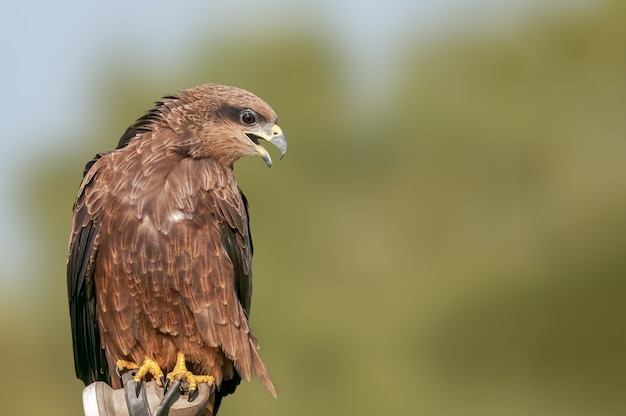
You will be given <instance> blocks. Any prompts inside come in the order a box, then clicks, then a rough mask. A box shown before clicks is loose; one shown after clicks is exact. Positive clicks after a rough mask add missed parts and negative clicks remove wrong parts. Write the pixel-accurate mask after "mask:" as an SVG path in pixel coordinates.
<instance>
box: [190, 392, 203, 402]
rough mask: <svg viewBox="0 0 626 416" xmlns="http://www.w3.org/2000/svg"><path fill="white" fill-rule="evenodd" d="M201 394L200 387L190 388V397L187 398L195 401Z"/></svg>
mask: <svg viewBox="0 0 626 416" xmlns="http://www.w3.org/2000/svg"><path fill="white" fill-rule="evenodd" d="M199 395H200V392H199V391H198V389H195V390H189V398H188V399H187V401H188V402H193V401H194V400H196V398H197V397H198V396H199Z"/></svg>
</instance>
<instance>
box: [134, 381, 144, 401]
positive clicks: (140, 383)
mask: <svg viewBox="0 0 626 416" xmlns="http://www.w3.org/2000/svg"><path fill="white" fill-rule="evenodd" d="M142 386H143V379H142V380H140V381H138V382H137V381H136V382H135V395H136V396H137V397H139V394H141V387H142Z"/></svg>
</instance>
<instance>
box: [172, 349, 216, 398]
mask: <svg viewBox="0 0 626 416" xmlns="http://www.w3.org/2000/svg"><path fill="white" fill-rule="evenodd" d="M183 378H185V379H187V383H189V392H193V391H195V390H196V389H197V388H198V383H207V384H209V385H211V384H213V382H214V381H215V379H214V378H213V376H210V375H194V374H192V373H191V371H189V370H187V365H186V364H185V354H184V353H182V352H179V353H178V354H177V355H176V365H175V366H174V369H173V370H172V371H171V372H169V373H168V374H167V379H168V380H182V379H183Z"/></svg>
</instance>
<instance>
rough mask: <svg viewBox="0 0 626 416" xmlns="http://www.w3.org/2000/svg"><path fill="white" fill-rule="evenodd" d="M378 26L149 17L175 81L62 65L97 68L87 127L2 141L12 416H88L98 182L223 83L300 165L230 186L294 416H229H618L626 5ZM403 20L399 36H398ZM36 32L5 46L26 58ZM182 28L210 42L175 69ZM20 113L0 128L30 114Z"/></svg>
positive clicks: (121, 69) (258, 173)
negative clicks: (83, 181)
mask: <svg viewBox="0 0 626 416" xmlns="http://www.w3.org/2000/svg"><path fill="white" fill-rule="evenodd" d="M269 3H271V2H268V4H269ZM374 3H375V2H363V3H358V2H349V1H346V2H334V3H331V2H322V4H323V5H324V7H320V9H319V10H318V9H315V8H314V7H313V6H312V4H313V3H312V2H303V3H301V5H302V6H301V7H303V8H304V10H305V12H301V13H303V14H307V13H309V11H308V10H309V9H310V10H311V14H312V15H311V17H310V19H311V20H310V22H309V23H311V22H313V23H312V24H303V25H300V24H299V23H298V22H299V21H298V20H295V18H294V20H291V15H290V13H295V12H294V10H296V8H295V7H294V6H286V3H284V2H274V3H271V5H272V7H275V9H272V8H271V7H269V6H268V10H267V13H266V14H265V15H259V16H255V15H250V14H246V7H245V6H246V5H247V4H248V3H246V2H242V3H241V10H238V11H237V12H238V13H241V14H242V15H244V16H245V19H243V20H242V21H243V23H245V24H243V23H242V24H240V25H239V24H236V22H240V19H239V17H238V16H235V15H232V14H228V13H224V16H223V17H222V16H220V17H218V18H219V19H222V20H224V21H226V22H233V23H232V25H231V26H229V24H228V23H227V24H226V25H223V29H221V31H220V33H219V35H218V34H217V33H215V32H211V31H210V30H208V29H207V28H206V27H204V26H202V25H196V26H191V27H189V26H188V25H186V24H185V22H184V21H182V22H181V21H180V20H176V19H173V20H172V21H167V20H165V21H158V20H154V21H142V16H141V13H137V14H136V16H131V17H130V20H133V21H136V25H137V26H139V27H141V25H143V24H146V28H145V32H144V33H143V34H144V35H149V37H151V38H152V39H153V43H152V46H151V47H152V48H153V49H154V50H155V51H159V53H158V54H155V56H157V57H160V58H161V61H158V59H155V57H154V56H153V57H152V58H151V59H152V61H151V63H150V64H149V65H148V64H145V65H144V64H142V58H141V54H140V53H139V52H138V51H136V50H135V48H139V45H140V43H139V41H138V44H137V45H134V44H133V39H132V38H129V39H125V40H124V41H123V42H121V41H115V42H114V41H111V42H110V43H109V44H106V42H104V43H105V44H106V46H103V47H101V48H100V49H99V50H97V51H94V52H93V53H92V54H91V55H89V56H59V59H66V60H69V62H70V64H71V62H72V61H75V62H77V63H78V62H80V61H82V60H84V59H88V60H90V62H92V64H91V67H90V68H91V69H92V73H91V74H90V77H91V78H90V81H89V82H87V83H85V85H83V87H84V88H86V89H87V91H88V96H89V101H87V102H86V104H85V105H87V108H86V109H84V110H83V111H82V112H76V113H72V114H70V115H68V114H65V115H64V116H63V117H64V118H63V120H68V121H71V122H67V123H65V124H64V125H61V126H57V125H48V124H46V125H41V124H38V123H37V120H39V117H38V115H37V114H29V117H30V122H29V123H22V124H21V129H20V131H21V133H22V136H21V138H20V137H6V136H5V137H3V138H2V139H1V140H2V141H3V145H4V149H5V157H7V155H9V157H10V158H11V159H14V161H15V160H16V161H17V163H18V164H19V168H17V170H16V171H14V172H13V173H12V175H11V176H9V179H10V181H11V183H13V184H14V185H15V189H16V191H15V192H14V193H7V192H5V198H7V199H5V200H3V204H13V206H16V207H18V209H17V211H18V212H19V214H20V215H18V216H16V217H15V218H10V219H7V218H5V219H4V221H5V222H10V223H12V224H11V225H12V227H9V228H7V229H8V230H18V231H17V232H15V231H11V232H8V231H7V232H5V233H4V235H3V240H4V246H5V247H8V250H4V251H5V254H4V256H5V257H4V258H6V259H11V258H14V261H16V262H19V264H18V265H17V267H15V266H9V260H6V264H7V266H5V267H3V266H2V265H0V275H2V279H1V280H0V283H1V284H2V287H1V289H2V290H1V292H0V334H1V335H0V336H1V338H0V357H2V360H1V362H2V370H1V372H2V377H0V397H1V398H2V401H1V405H0V409H1V410H0V413H1V414H13V415H34V414H47V415H51V416H52V415H64V416H67V415H81V414H82V407H81V390H82V387H83V386H82V384H81V383H80V382H79V381H78V380H76V379H75V376H74V370H73V361H72V360H73V358H72V346H71V335H70V328H69V316H68V308H67V299H66V288H65V256H66V250H67V238H68V233H69V230H70V220H71V206H72V203H73V200H74V197H75V195H76V191H77V188H78V185H79V182H80V178H81V172H82V169H83V166H84V163H85V162H86V161H87V160H89V159H90V158H91V157H92V156H93V155H94V154H95V153H96V152H99V151H105V150H109V149H111V148H113V147H114V146H115V145H116V143H117V140H118V138H119V136H120V135H121V133H122V132H123V131H124V129H125V128H126V127H127V126H128V125H129V124H131V123H132V122H133V121H134V120H135V119H136V118H137V117H139V116H141V115H142V114H143V112H144V111H145V110H147V109H149V108H150V107H151V104H152V102H153V101H155V100H157V99H158V98H159V97H160V96H162V95H165V94H169V93H172V92H175V91H176V89H178V88H185V87H191V86H194V85H198V84H202V83H205V82H217V83H223V84H230V85H237V86H239V87H242V88H246V89H249V90H251V91H253V92H254V93H256V94H257V95H259V96H260V97H262V98H264V99H265V100H266V101H268V102H269V103H270V104H271V105H272V106H273V107H274V109H275V110H276V111H277V112H278V114H279V116H280V120H281V122H280V124H281V126H282V127H283V129H284V131H285V132H286V134H287V137H288V139H289V152H288V154H287V156H286V157H285V159H284V160H282V161H280V162H279V163H275V165H274V167H273V168H272V169H266V168H265V166H264V164H263V163H262V161H261V160H260V159H258V158H251V159H247V160H242V161H240V162H238V164H237V165H236V172H237V176H238V180H239V183H240V186H241V187H242V188H243V189H244V191H245V192H246V195H247V196H248V198H249V200H250V204H251V221H252V228H253V230H252V233H253V237H254V240H255V259H254V270H255V271H254V273H255V293H254V297H253V308H252V326H253V328H254V330H255V332H256V334H257V335H258V337H259V339H260V342H261V346H262V350H261V355H262V357H263V358H264V361H265V362H266V364H267V366H268V367H269V369H270V372H271V374H272V376H273V379H274V383H275V384H276V386H277V388H278V392H279V400H274V399H272V398H271V397H270V395H269V394H267V393H266V392H265V391H263V389H262V387H261V386H260V384H259V383H258V381H253V382H252V383H244V384H243V385H242V386H241V387H240V389H239V390H238V392H237V394H236V395H235V396H234V397H229V398H228V400H227V401H226V402H225V403H224V406H223V409H222V412H221V413H222V414H223V415H224V416H227V415H241V414H255V415H270V414H271V415H303V416H306V415H319V414H336V415H357V414H358V415H380V414H383V415H395V414H416V415H417V414H420V415H512V416H514V415H621V414H624V411H625V409H626V394H625V391H626V378H625V377H624V374H626V334H625V329H624V324H623V322H624V318H626V302H624V298H625V297H626V296H625V295H626V281H625V279H624V277H626V255H625V251H626V215H625V213H626V133H625V132H626V5H625V3H624V2H622V1H620V0H613V1H598V2H591V1H589V2H576V6H575V7H574V6H572V3H573V2H570V3H567V2H551V3H550V5H551V7H546V5H545V4H544V5H543V6H540V5H539V3H535V2H526V3H533V4H531V5H529V6H528V7H527V8H524V7H520V8H519V10H518V9H515V10H514V11H513V12H508V13H507V12H506V11H500V12H498V13H495V12H494V14H493V15H491V14H489V13H488V10H489V9H488V5H489V2H485V1H478V2H475V3H476V4H480V5H481V7H483V8H482V9H480V10H478V11H476V10H475V9H474V8H473V3H472V2H471V1H461V0H459V1H457V2H454V1H447V2H445V3H446V4H447V6H446V7H449V8H450V9H449V10H448V11H445V12H446V13H449V14H450V15H452V16H453V18H450V19H448V20H445V19H444V23H441V24H440V25H439V26H437V28H436V29H433V30H429V31H427V33H426V31H425V30H424V29H423V27H421V26H419V25H417V24H416V25H415V26H414V27H413V26H411V25H410V24H409V25H406V22H407V21H408V22H410V21H411V19H412V18H413V16H414V17H415V21H416V22H418V21H419V19H418V14H419V13H420V10H421V9H420V7H421V8H423V7H425V3H424V2H414V3H410V2H396V1H392V2H388V3H387V5H386V6H385V5H384V4H383V3H382V2H381V3H377V4H376V5H375V4H374ZM457 3H458V5H457ZM509 3H515V2H509ZM517 3H524V2H517ZM181 4H182V3H181ZM457 6H458V7H457ZM531 6H532V7H531ZM3 7H7V6H3ZM60 7H61V9H60V12H59V13H64V12H68V13H69V12H70V10H72V8H71V7H70V6H67V5H63V6H60ZM83 7H85V6H83ZM145 7H151V6H150V5H148V4H146V6H145ZM155 7H156V6H155ZM172 7H174V6H172ZM181 7H182V8H184V10H186V11H185V13H188V14H189V15H191V14H193V13H194V10H195V9H194V7H193V6H192V5H190V4H186V3H185V5H184V6H181ZM198 7H200V6H198ZM283 7H284V8H283ZM351 7H354V11H352V10H351V9H350V8H351ZM368 7H378V8H381V9H384V10H386V13H385V14H384V17H385V19H386V20H385V22H386V24H385V25H380V26H378V25H376V24H375V23H376V19H375V16H374V18H373V19H370V20H367V19H365V20H361V21H360V22H364V24H367V27H365V28H361V29H362V32H358V31H357V32H353V33H364V34H367V36H364V38H363V43H364V44H361V45H360V47H361V48H362V49H361V50H360V52H359V51H358V50H357V51H355V50H354V45H355V44H358V43H359V39H358V38H356V39H354V38H353V39H352V40H351V41H346V39H344V37H347V36H348V35H347V34H346V33H348V29H346V27H347V26H349V24H350V22H349V21H350V18H351V16H352V15H353V13H354V18H355V19H357V18H358V16H360V13H363V12H364V11H363V10H362V9H366V8H368ZM394 7H397V9H393V8H394ZM511 7H512V6H511ZM333 8H342V9H344V12H343V13H344V14H343V15H342V16H344V18H345V19H346V20H345V21H344V20H341V19H339V20H332V19H330V17H329V16H335V14H333V10H332V9H333ZM358 8H361V10H359V9H358ZM235 9H236V8H235ZM522 9H523V10H522ZM202 10H203V12H206V10H207V8H206V6H205V8H204V9H202ZM229 10H230V9H229ZM281 10H282V11H284V14H283V15H281V14H280V13H281ZM315 10H316V12H315V13H313V11H315ZM8 11H10V10H8V9H7V10H5V12H8ZM466 11H474V12H475V13H467V16H465V12H466ZM34 13H38V12H37V11H35V12H34ZM119 13H125V11H124V10H123V9H121V8H120V11H119ZM325 13H327V14H328V15H326V14H325ZM411 13H414V15H412V14H411ZM20 16H22V17H23V15H20ZM300 17H301V18H302V16H300ZM305 17H306V16H305ZM10 18H11V17H10V14H9V15H7V14H6V13H5V14H4V19H10ZM213 18H215V17H213ZM396 18H397V19H398V22H404V23H405V24H404V25H403V26H402V27H403V28H404V32H402V33H401V34H400V36H396V37H393V36H387V35H389V33H387V32H388V31H394V30H399V27H398V28H396V27H394V19H396ZM305 20H306V19H305ZM194 21H197V19H196V20H194ZM77 22H80V20H77ZM315 22H318V23H319V22H325V24H323V25H322V24H316V23H315ZM344 25H346V26H344ZM33 26H34V25H31V26H28V25H26V24H25V26H24V32H23V33H21V34H20V33H17V34H16V35H17V37H16V38H12V40H10V41H9V40H7V39H5V41H6V42H9V44H11V45H12V48H14V49H19V48H20V42H21V40H20V39H22V38H21V37H20V36H33V33H32V32H31V31H32V30H35V31H36V30H37V28H36V27H33ZM84 26H85V25H84V24H83V25H80V24H77V27H76V28H75V29H74V30H75V32H73V33H74V35H75V36H80V34H81V31H83V30H85V31H86V30H87V29H85V27H84ZM170 28H172V30H183V28H184V30H187V31H189V33H192V35H189V36H188V37H187V41H186V42H185V43H184V44H172V43H171V42H170V43H167V42H166V41H165V40H164V39H165V38H167V37H168V30H169V29H170ZM344 29H346V30H345V33H344ZM59 30H61V29H59ZM111 30H113V29H111ZM35 34H36V36H38V37H39V38H42V39H43V38H45V37H46V33H37V32H35ZM391 39H393V41H391ZM355 40H356V42H354V41H355ZM6 42H5V47H7V46H6ZM159 42H164V43H165V45H166V46H164V47H163V49H159ZM351 42H352V43H351ZM368 42H370V43H372V44H376V48H373V47H372V50H371V51H369V53H368V45H369V44H368ZM376 42H378V43H376ZM100 45H102V43H101V44H100ZM42 48H43V47H42ZM34 52H36V51H33V50H26V48H24V50H20V51H19V53H20V54H24V55H26V54H33V53H34ZM363 52H364V53H363ZM359 53H360V54H359ZM357 55H358V56H357ZM5 56H6V50H5ZM12 63H13V64H14V65H13V66H16V65H17V68H18V69H19V67H20V65H22V63H20V62H19V61H17V62H16V61H12ZM40 65H41V69H40V70H41V71H42V73H45V71H46V63H45V62H41V63H40ZM4 78H5V79H4V81H3V82H5V83H6V84H10V83H14V82H20V78H19V77H17V76H16V77H13V78H9V79H7V77H4ZM21 82H25V83H29V82H35V83H38V82H41V83H42V84H43V86H42V87H41V89H42V92H41V94H42V95H41V96H39V97H37V96H33V97H29V99H30V100H32V102H35V101H36V100H38V99H43V100H48V101H54V102H55V103H56V105H54V106H50V111H57V112H58V113H59V114H62V113H63V111H64V108H66V107H68V104H67V103H66V102H65V101H64V100H65V99H66V97H64V96H63V95H61V96H55V97H46V95H45V94H46V91H47V89H46V87H45V84H53V83H55V82H56V80H55V79H54V78H53V79H45V78H42V79H39V80H26V79H23V80H21ZM16 99H19V97H17V98H16ZM4 101H5V103H3V106H4V107H3V108H4V109H3V114H4V115H3V117H4V118H5V122H9V121H10V119H12V118H14V117H18V114H21V115H23V114H28V109H27V108H24V107H23V106H11V105H10V104H11V100H8V99H5V100H4ZM18 107H19V108H18ZM74 116H75V117H74ZM59 117H61V116H59ZM73 117H74V118H75V119H73ZM35 136H36V137H37V138H38V139H37V140H39V141H38V142H37V143H38V144H37V146H36V149H34V148H33V149H34V150H32V151H29V152H25V151H22V150H21V149H22V146H27V142H28V141H31V140H35ZM41 137H44V138H45V139H44V140H43V141H42V139H41ZM20 140H23V141H24V142H23V143H22V142H20ZM273 154H274V155H275V153H273ZM7 163H8V162H7ZM5 176H6V175H5ZM12 189H13V188H12ZM15 201H17V202H15ZM7 227H8V226H7ZM7 253H8V254H7Z"/></svg>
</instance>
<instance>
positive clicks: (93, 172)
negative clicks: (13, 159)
mask: <svg viewBox="0 0 626 416" xmlns="http://www.w3.org/2000/svg"><path fill="white" fill-rule="evenodd" d="M276 123H277V116H276V114H275V113H274V111H273V110H272V109H271V108H270V107H269V106H268V105H267V104H266V103H265V102H263V101H262V100H261V99H259V98H258V97H256V96H254V95H253V94H251V93H249V92H247V91H244V90H241V89H238V88H234V87H226V86H221V85H215V84H206V85H202V86H199V87H196V88H192V89H188V90H183V91H181V92H180V93H179V94H178V95H176V96H168V97H165V98H163V100H162V101H160V102H158V103H157V105H156V107H155V108H154V109H152V110H151V111H149V112H148V113H147V114H146V115H144V116H143V117H142V118H140V119H139V120H137V122H136V123H135V124H134V125H133V126H131V127H130V128H129V129H128V130H127V131H126V133H125V134H124V135H123V136H122V138H121V139H120V142H119V144H118V147H117V148H116V149H115V150H113V151H111V152H107V153H101V154H99V155H97V156H96V158H95V159H94V160H92V161H91V162H89V163H88V164H87V167H86V169H85V175H84V179H83V182H82V184H81V187H80V190H79V194H78V198H77V200H76V203H75V205H74V218H73V223H72V233H71V236H70V244H69V257H68V264H67V279H68V293H69V302H70V316H71V323H72V336H73V345H74V360H75V368H76V375H77V377H78V378H80V379H81V380H83V381H84V382H85V384H89V383H91V382H94V381H98V380H101V381H106V382H108V383H110V384H111V385H112V386H113V387H114V388H119V387H121V379H120V378H119V377H118V376H117V375H116V373H115V363H116V361H117V360H119V359H123V360H128V361H132V362H136V363H141V362H142V361H143V360H144V359H145V358H146V357H148V358H152V359H154V360H155V361H156V362H157V363H158V364H159V365H160V367H161V368H162V369H163V371H164V372H167V371H171V369H172V368H173V367H174V364H175V361H176V354H177V352H179V351H180V352H183V353H185V356H186V360H187V365H188V368H189V370H191V371H192V373H194V374H210V375H212V376H213V377H214V378H215V380H216V384H217V385H218V391H217V393H216V409H215V410H216V411H217V407H218V406H219V401H220V400H221V397H222V396H223V395H226V394H229V393H232V392H233V391H234V390H235V388H236V386H237V384H239V380H240V377H243V378H245V379H247V380H249V379H250V377H251V376H253V375H257V376H258V377H259V378H260V380H261V382H262V384H263V385H264V386H265V388H266V389H267V390H268V391H269V392H270V393H272V394H273V395H274V396H275V395H276V392H275V390H274V387H273V385H272V382H271V381H270V378H269V375H268V372H267V370H266V368H265V366H264V364H263V362H262V361H261V358H260V357H259V355H258V353H257V349H258V343H257V340H256V338H255V337H254V335H253V334H252V331H251V330H250V327H249V325H248V314H249V311H250V298H251V289H252V286H251V284H252V280H251V279H252V272H251V259H252V241H251V238H250V228H249V225H248V212H247V202H246V199H245V197H244V195H243V194H242V193H241V191H240V190H239V188H238V187H237V183H236V181H235V177H234V174H233V169H232V165H233V163H234V162H235V161H236V160H237V159H239V158H240V157H242V156H245V155H254V154H258V155H261V156H262V157H263V159H264V160H265V162H266V164H267V165H268V166H271V159H270V157H269V154H268V152H267V151H266V150H265V149H264V148H263V147H262V146H260V145H259V144H258V140H259V139H265V140H268V141H270V142H271V143H273V144H275V145H276V146H277V147H278V148H279V149H280V150H281V156H282V155H283V154H284V153H285V151H286V141H285V138H284V136H283V134H282V132H281V130H280V128H279V127H278V125H277V124H276Z"/></svg>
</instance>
